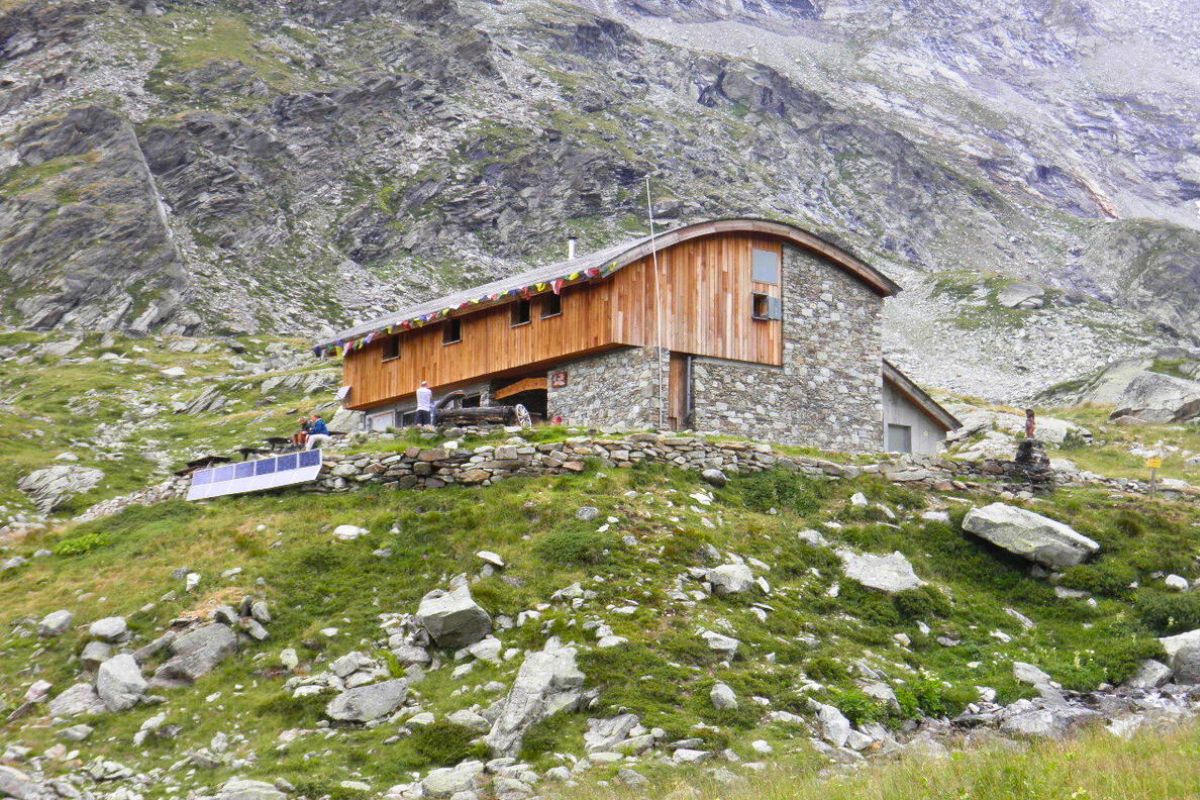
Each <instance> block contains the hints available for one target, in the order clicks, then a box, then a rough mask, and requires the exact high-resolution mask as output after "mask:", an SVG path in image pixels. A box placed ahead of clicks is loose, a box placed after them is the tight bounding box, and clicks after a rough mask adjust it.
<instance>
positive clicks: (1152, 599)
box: [1135, 591, 1200, 635]
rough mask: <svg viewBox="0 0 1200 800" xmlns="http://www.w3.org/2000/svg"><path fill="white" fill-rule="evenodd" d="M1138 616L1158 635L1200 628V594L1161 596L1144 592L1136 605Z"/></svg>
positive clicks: (1140, 594)
mask: <svg viewBox="0 0 1200 800" xmlns="http://www.w3.org/2000/svg"><path fill="white" fill-rule="evenodd" d="M1135 606H1136V608H1137V613H1138V616H1139V617H1140V618H1141V620H1142V622H1143V623H1145V625H1146V627H1147V628H1150V630H1152V631H1154V632H1155V633H1157V634H1160V635H1165V634H1172V633H1183V632H1184V631H1190V630H1195V629H1196V628H1200V594H1193V593H1191V592H1189V593H1186V594H1161V593H1158V592H1147V591H1142V592H1139V593H1138V597H1137V601H1136V603H1135Z"/></svg>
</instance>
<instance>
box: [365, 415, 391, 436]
mask: <svg viewBox="0 0 1200 800" xmlns="http://www.w3.org/2000/svg"><path fill="white" fill-rule="evenodd" d="M394 427H396V412H395V411H384V412H383V413H381V414H372V415H370V416H369V417H367V430H370V431H375V432H377V433H382V432H383V431H386V430H387V429H388V428H394Z"/></svg>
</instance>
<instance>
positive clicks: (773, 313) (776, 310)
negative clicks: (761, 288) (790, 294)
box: [750, 292, 783, 320]
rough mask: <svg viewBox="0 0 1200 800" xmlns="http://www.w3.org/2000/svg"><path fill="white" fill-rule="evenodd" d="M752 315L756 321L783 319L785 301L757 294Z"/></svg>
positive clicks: (761, 293)
mask: <svg viewBox="0 0 1200 800" xmlns="http://www.w3.org/2000/svg"><path fill="white" fill-rule="evenodd" d="M750 315H751V316H752V317H754V319H761V320H772V319H783V301H781V300H780V299H779V298H778V297H771V295H769V294H765V293H763V292H755V293H754V294H753V301H752V306H751V311H750Z"/></svg>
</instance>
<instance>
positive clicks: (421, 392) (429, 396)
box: [417, 381, 433, 425]
mask: <svg viewBox="0 0 1200 800" xmlns="http://www.w3.org/2000/svg"><path fill="white" fill-rule="evenodd" d="M432 423H433V391H432V390H431V389H430V388H429V383H428V382H427V381H421V385H420V386H419V387H417V424H418V425H430V424H432Z"/></svg>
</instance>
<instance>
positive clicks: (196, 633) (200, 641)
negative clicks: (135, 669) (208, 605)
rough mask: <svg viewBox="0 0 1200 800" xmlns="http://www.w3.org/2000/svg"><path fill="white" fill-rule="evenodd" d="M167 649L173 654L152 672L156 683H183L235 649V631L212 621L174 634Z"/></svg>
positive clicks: (206, 670) (202, 674) (199, 675)
mask: <svg viewBox="0 0 1200 800" xmlns="http://www.w3.org/2000/svg"><path fill="white" fill-rule="evenodd" d="M170 649H171V652H172V653H173V654H174V655H172V657H171V658H170V659H168V660H167V661H166V662H165V663H164V664H163V665H162V666H160V667H159V668H158V670H157V671H156V672H155V673H154V680H153V681H152V684H153V685H155V686H186V685H189V684H192V683H194V682H195V681H196V680H197V679H199V678H201V677H203V676H204V675H207V674H208V673H209V672H212V670H213V668H214V667H216V666H217V665H218V664H220V663H221V662H222V661H224V660H225V659H226V658H228V657H229V656H231V655H233V654H234V653H235V652H237V634H236V633H234V631H233V629H232V628H230V627H229V626H228V625H222V624H221V623H219V622H214V623H212V624H209V625H204V626H202V627H200V628H196V629H195V630H192V631H188V632H187V633H185V634H183V635H182V636H179V637H177V638H176V639H175V640H174V641H172V642H171V644H170Z"/></svg>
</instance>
